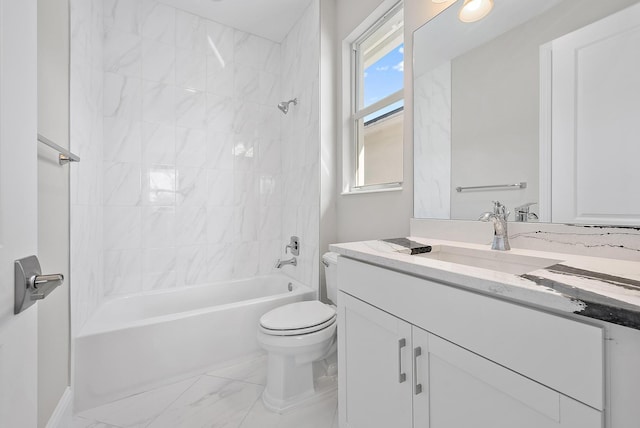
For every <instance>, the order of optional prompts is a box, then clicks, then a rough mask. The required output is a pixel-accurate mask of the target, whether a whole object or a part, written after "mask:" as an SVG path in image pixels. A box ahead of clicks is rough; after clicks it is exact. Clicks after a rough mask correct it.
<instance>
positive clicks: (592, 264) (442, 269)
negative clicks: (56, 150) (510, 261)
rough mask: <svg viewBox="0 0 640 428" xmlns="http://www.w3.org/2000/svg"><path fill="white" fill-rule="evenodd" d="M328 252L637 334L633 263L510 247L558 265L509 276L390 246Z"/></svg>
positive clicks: (638, 291) (368, 244)
mask: <svg viewBox="0 0 640 428" xmlns="http://www.w3.org/2000/svg"><path fill="white" fill-rule="evenodd" d="M410 239H412V240H414V241H417V242H420V243H424V244H427V245H438V244H442V245H455V246H458V247H464V248H473V249H477V250H483V251H489V252H491V251H492V250H489V247H488V246H485V245H478V244H471V243H462V242H451V241H442V240H439V239H430V238H417V237H411V238H410ZM330 248H331V250H332V251H336V252H338V253H340V254H342V255H344V256H347V257H350V258H354V259H357V260H362V261H366V262H370V263H374V264H377V265H381V266H384V267H389V268H392V269H394V270H399V271H402V272H407V273H409V274H414V275H418V276H423V277H427V278H431V279H433V280H436V281H441V282H445V283H451V284H457V285H460V286H462V287H467V288H470V289H473V290H476V291H480V292H483V293H486V294H489V295H493V296H498V297H505V298H509V299H514V300H517V301H520V302H523V303H527V304H533V305H536V306H542V307H547V308H550V309H555V310H559V311H562V312H568V313H574V314H578V315H581V316H585V317H589V318H595V319H598V320H602V321H607V322H611V323H614V324H619V325H623V326H627V327H631V328H635V329H640V287H638V284H639V283H640V263H638V262H634V261H626V260H613V259H606V258H598V257H589V256H582V255H575V254H562V253H553V252H544V253H541V252H538V251H532V250H522V249H513V248H512V250H511V251H510V253H512V254H520V255H529V256H536V257H542V258H551V259H557V260H559V261H560V263H558V264H556V265H553V266H549V267H547V268H540V269H536V270H533V271H532V272H528V273H526V274H522V275H514V274H508V273H503V272H498V271H493V270H489V269H482V268H477V267H473V266H468V265H463V264H457V263H450V262H443V261H439V260H435V259H425V258H420V257H416V256H411V255H408V254H406V253H405V252H404V251H403V250H402V249H398V248H397V246H395V245H394V244H390V243H388V242H382V241H365V242H356V243H349V244H337V245H332V246H331V247H330Z"/></svg>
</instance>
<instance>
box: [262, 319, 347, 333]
mask: <svg viewBox="0 0 640 428" xmlns="http://www.w3.org/2000/svg"><path fill="white" fill-rule="evenodd" d="M336 318H337V315H334V316H333V317H332V318H331V319H329V320H327V321H325V322H323V323H320V324H317V325H312V326H310V327H304V328H294V329H289V330H276V329H271V328H266V327H264V326H263V325H260V331H261V332H263V333H265V334H269V335H272V336H298V335H301V334H309V333H315V332H316V331H320V330H324V329H325V328H327V327H330V326H331V325H333V324H335V322H336Z"/></svg>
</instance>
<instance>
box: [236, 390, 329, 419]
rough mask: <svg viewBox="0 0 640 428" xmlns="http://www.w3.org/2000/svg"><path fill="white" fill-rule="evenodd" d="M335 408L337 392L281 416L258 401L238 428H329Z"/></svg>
mask: <svg viewBox="0 0 640 428" xmlns="http://www.w3.org/2000/svg"><path fill="white" fill-rule="evenodd" d="M337 406H338V393H337V391H336V392H333V393H331V394H329V395H327V396H325V397H322V398H320V399H318V401H315V402H313V403H310V404H308V405H304V406H301V407H298V408H295V409H293V410H291V411H289V412H286V413H283V414H278V413H274V412H272V411H270V410H268V409H267V408H266V407H265V406H264V404H263V403H262V399H260V400H258V401H257V402H256V404H255V405H254V406H253V407H252V408H251V410H250V411H249V414H248V415H247V417H246V418H245V419H244V421H243V422H242V425H240V428H331V427H332V425H333V423H334V416H335V414H336V413H337ZM335 426H336V427H337V424H336V425H335Z"/></svg>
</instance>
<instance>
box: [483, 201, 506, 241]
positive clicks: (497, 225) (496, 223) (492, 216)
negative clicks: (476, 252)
mask: <svg viewBox="0 0 640 428" xmlns="http://www.w3.org/2000/svg"><path fill="white" fill-rule="evenodd" d="M508 217H509V211H507V208H506V207H505V206H504V205H502V204H501V203H500V202H499V201H494V202H493V212H489V211H487V212H485V213H482V215H481V216H480V218H479V219H478V220H480V221H489V220H491V221H493V230H494V231H493V243H492V244H491V249H492V250H499V251H506V250H510V249H511V246H510V245H509V233H508V232H507V218H508Z"/></svg>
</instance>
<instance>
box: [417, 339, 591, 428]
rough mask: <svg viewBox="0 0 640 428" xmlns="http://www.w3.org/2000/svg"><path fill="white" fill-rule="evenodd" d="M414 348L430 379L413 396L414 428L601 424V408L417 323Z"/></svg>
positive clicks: (573, 427)
mask: <svg viewBox="0 0 640 428" xmlns="http://www.w3.org/2000/svg"><path fill="white" fill-rule="evenodd" d="M414 346H421V347H422V351H423V352H422V355H421V356H420V357H418V359H417V360H416V366H417V377H418V379H420V377H421V376H423V379H427V380H426V382H428V388H426V389H425V387H424V385H423V392H422V394H418V395H414V411H415V424H414V426H415V428H427V427H429V428H460V427H491V428H513V427H518V428H551V427H571V428H601V427H602V414H601V413H600V412H599V411H597V410H595V409H593V408H591V407H589V406H586V405H584V404H582V403H579V402H577V401H575V400H573V399H571V398H568V397H566V396H564V395H562V394H560V393H558V392H556V391H554V390H552V389H549V388H547V387H545V386H544V385H541V384H539V383H537V382H534V381H532V380H530V379H528V378H526V377H524V376H521V375H519V374H518V373H516V372H513V371H511V370H509V369H507V368H505V367H503V366H500V365H498V364H495V363H493V362H492V361H490V360H487V359H485V358H483V357H481V356H479V355H477V354H474V353H472V352H470V351H467V350H466V349H463V348H461V347H459V346H456V345H454V344H452V343H451V342H448V341H446V340H444V339H441V338H439V337H438V336H435V335H432V334H429V333H427V332H425V331H421V330H420V329H417V328H415V327H414ZM425 349H426V352H425V351H424V350H425ZM421 372H423V373H424V374H423V375H421ZM422 382H425V381H424V380H423V381H422Z"/></svg>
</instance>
